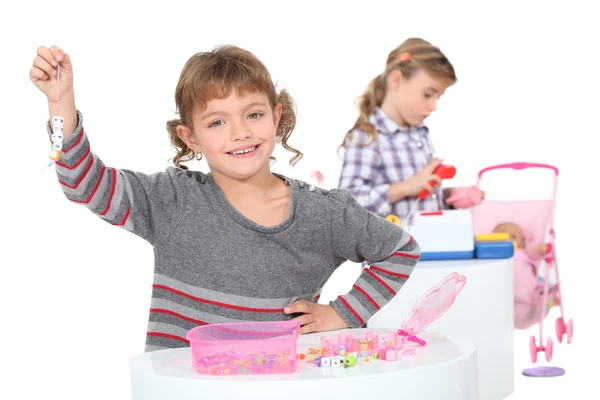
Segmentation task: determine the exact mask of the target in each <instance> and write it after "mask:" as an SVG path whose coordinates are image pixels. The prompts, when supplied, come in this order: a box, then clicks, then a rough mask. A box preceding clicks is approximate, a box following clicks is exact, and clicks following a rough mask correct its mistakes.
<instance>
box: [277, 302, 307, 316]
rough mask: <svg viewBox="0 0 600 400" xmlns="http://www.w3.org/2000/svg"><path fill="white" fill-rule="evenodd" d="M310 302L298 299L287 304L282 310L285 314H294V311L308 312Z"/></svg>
mask: <svg viewBox="0 0 600 400" xmlns="http://www.w3.org/2000/svg"><path fill="white" fill-rule="evenodd" d="M310 304H311V303H309V302H307V301H306V300H298V301H295V302H293V303H292V304H290V305H288V306H287V307H285V308H284V309H283V312H284V313H286V314H294V313H308V312H310V309H311V308H310Z"/></svg>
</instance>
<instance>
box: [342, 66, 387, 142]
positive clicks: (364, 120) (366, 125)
mask: <svg viewBox="0 0 600 400" xmlns="http://www.w3.org/2000/svg"><path fill="white" fill-rule="evenodd" d="M384 96H385V81H384V77H383V75H378V76H376V77H375V78H374V79H373V80H372V81H371V82H370V83H369V86H367V89H366V90H365V92H364V93H363V95H362V96H361V97H360V98H359V103H358V109H359V111H360V114H359V116H358V119H357V120H356V122H355V123H354V126H353V127H352V129H350V130H349V131H348V132H347V133H346V136H345V137H344V141H343V142H342V144H341V145H340V147H344V148H345V147H347V146H348V142H349V141H351V140H352V136H353V135H352V132H353V131H354V130H357V129H358V130H361V131H364V132H365V133H366V134H367V142H366V143H361V144H360V145H361V146H368V145H369V144H371V143H373V142H374V141H375V140H376V139H377V128H375V125H373V124H372V123H370V122H369V118H370V117H371V114H372V113H373V111H374V110H375V107H379V106H381V103H382V102H383V97H384Z"/></svg>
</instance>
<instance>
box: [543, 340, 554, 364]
mask: <svg viewBox="0 0 600 400" xmlns="http://www.w3.org/2000/svg"><path fill="white" fill-rule="evenodd" d="M553 347H554V346H553V344H552V338H551V337H548V339H547V340H546V348H545V349H544V352H545V353H546V361H548V362H550V361H552V350H553Z"/></svg>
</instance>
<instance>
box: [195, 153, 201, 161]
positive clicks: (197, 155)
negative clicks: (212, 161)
mask: <svg viewBox="0 0 600 400" xmlns="http://www.w3.org/2000/svg"><path fill="white" fill-rule="evenodd" d="M196 160H198V161H200V160H202V152H201V151H199V152H198V153H196Z"/></svg>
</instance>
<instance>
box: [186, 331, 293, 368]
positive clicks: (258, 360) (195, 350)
mask: <svg viewBox="0 0 600 400" xmlns="http://www.w3.org/2000/svg"><path fill="white" fill-rule="evenodd" d="M299 331H300V323H299V321H297V320H291V321H270V322H233V323H222V324H212V325H203V326H198V327H195V328H192V329H190V330H189V331H188V333H187V335H186V337H187V339H188V340H189V341H190V347H191V353H192V366H193V368H194V370H195V371H196V372H197V373H199V374H208V375H255V374H286V373H295V372H297V371H298V359H297V356H296V349H297V345H298V333H299Z"/></svg>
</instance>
